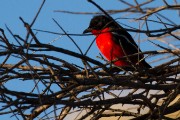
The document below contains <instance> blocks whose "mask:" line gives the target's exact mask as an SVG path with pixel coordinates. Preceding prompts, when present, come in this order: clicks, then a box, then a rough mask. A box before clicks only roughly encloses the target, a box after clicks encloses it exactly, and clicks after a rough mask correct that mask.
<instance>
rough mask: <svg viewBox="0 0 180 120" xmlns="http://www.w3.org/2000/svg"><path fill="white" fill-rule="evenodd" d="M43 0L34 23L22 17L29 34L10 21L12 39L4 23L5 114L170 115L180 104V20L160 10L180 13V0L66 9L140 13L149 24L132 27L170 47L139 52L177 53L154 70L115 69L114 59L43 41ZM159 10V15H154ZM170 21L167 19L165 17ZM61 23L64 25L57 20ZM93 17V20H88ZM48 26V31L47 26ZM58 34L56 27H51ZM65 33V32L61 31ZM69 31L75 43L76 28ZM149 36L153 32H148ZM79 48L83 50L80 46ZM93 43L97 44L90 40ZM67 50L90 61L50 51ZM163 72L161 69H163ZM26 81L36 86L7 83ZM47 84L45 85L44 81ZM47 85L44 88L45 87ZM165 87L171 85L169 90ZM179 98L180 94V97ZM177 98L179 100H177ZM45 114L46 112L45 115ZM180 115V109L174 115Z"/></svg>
mask: <svg viewBox="0 0 180 120" xmlns="http://www.w3.org/2000/svg"><path fill="white" fill-rule="evenodd" d="M44 2H45V0H44V1H43V3H42V5H41V7H40V8H39V11H38V12H37V14H36V15H35V18H34V20H33V22H32V23H27V22H26V21H24V20H23V18H21V19H20V20H21V21H22V23H23V24H24V26H25V28H26V30H27V31H26V32H27V33H26V36H25V38H24V37H22V36H21V35H15V34H13V31H11V30H10V29H9V28H8V27H7V29H8V31H9V33H10V34H11V35H12V36H11V39H12V37H13V39H14V41H15V42H13V43H10V42H9V39H10V37H9V36H7V33H5V32H4V30H3V29H0V33H1V34H0V56H1V59H3V62H2V63H0V83H1V86H0V93H1V95H0V102H1V107H0V115H4V114H9V115H10V116H11V115H13V116H12V117H14V118H17V119H19V118H20V119H26V120H31V119H35V118H37V119H64V118H68V117H71V119H72V120H73V119H79V120H84V119H91V120H97V119H105V118H107V117H108V118H109V117H111V119H113V118H114V119H116V120H117V119H121V118H123V119H125V117H126V118H128V119H130V118H131V119H134V120H143V119H168V118H169V119H170V117H171V118H172V116H168V114H170V113H174V112H176V111H178V110H180V100H179V93H180V76H179V73H180V66H179V64H180V63H179V61H180V50H179V46H180V44H179V43H180V42H179V41H180V31H179V29H180V25H177V24H175V23H174V22H173V21H172V20H171V18H168V17H166V16H163V15H161V13H160V11H165V10H172V11H174V13H176V15H177V16H179V14H180V11H179V10H180V3H177V2H176V0H174V4H168V2H166V0H162V1H161V2H162V3H164V4H162V6H158V7H157V6H156V7H153V6H151V7H144V6H147V5H148V4H151V2H153V0H146V1H144V2H142V3H138V2H137V0H134V1H133V2H135V3H136V5H135V4H132V3H130V2H127V1H125V0H119V4H125V5H126V6H128V7H127V8H124V9H119V10H105V11H104V10H103V8H101V7H100V6H98V5H97V4H96V3H95V2H93V1H91V0H89V3H88V2H87V4H90V3H91V4H93V5H94V6H95V7H97V8H98V9H99V10H100V11H101V12H97V13H91V12H72V11H60V10H57V11H56V12H63V13H67V14H69V15H71V14H100V13H101V14H109V15H111V14H120V13H127V12H128V13H131V14H138V17H137V18H131V20H136V21H140V22H141V23H143V26H146V29H141V28H139V29H135V28H129V27H127V28H128V29H127V30H128V31H132V32H137V33H138V34H146V35H147V36H146V37H147V39H149V40H150V41H151V40H152V39H156V40H159V41H162V42H164V43H167V46H168V47H164V46H161V44H155V43H154V42H153V44H154V45H155V46H157V47H159V49H160V50H159V51H155V50H154V51H146V52H143V53H139V54H145V56H148V57H149V56H158V55H161V57H158V59H157V57H154V58H155V59H154V61H153V62H157V61H160V60H162V59H167V58H171V59H170V60H169V59H168V60H166V61H165V62H160V64H159V65H157V66H156V67H153V68H151V69H149V70H142V69H140V68H136V67H135V66H134V67H135V69H136V70H135V71H129V70H127V69H126V68H120V69H121V72H119V73H112V72H110V70H109V65H108V64H103V63H101V62H100V61H97V60H96V59H92V58H91V56H86V55H85V54H83V53H81V52H80V53H79V52H76V51H70V50H67V49H63V48H61V47H56V46H54V45H52V44H46V43H43V42H42V41H43V40H40V39H38V37H37V36H36V32H37V31H35V30H33V28H32V27H33V24H34V22H35V21H36V18H37V17H38V15H39V12H40V11H41V8H42V7H43V5H44ZM152 15H155V16H156V17H157V20H151V19H149V17H150V16H152ZM165 21H166V22H165ZM54 22H55V23H56V25H57V26H58V27H60V28H61V29H62V30H63V28H62V27H61V26H60V25H59V24H58V22H57V21H56V20H54ZM87 22H88V21H87ZM149 22H152V23H155V24H161V25H163V26H164V28H163V29H152V28H149V26H148V23H149ZM41 32H42V31H41ZM51 34H54V33H51ZM59 34H60V33H59ZM61 35H66V36H68V38H69V39H70V40H72V42H73V43H74V44H76V42H75V41H74V40H73V39H72V38H71V34H67V33H66V32H65V31H64V33H63V34H61ZM148 37H149V38H148ZM77 48H78V49H79V50H80V51H81V49H80V46H77ZM90 48H91V46H90ZM49 51H51V52H56V53H63V54H66V55H68V56H72V57H75V59H78V60H81V61H82V62H83V64H84V66H78V65H75V64H72V63H69V62H68V61H65V60H63V58H60V57H59V56H56V55H54V54H53V55H50V54H48V52H49ZM9 59H15V61H16V63H13V64H12V63H9ZM157 73H158V74H157ZM16 81H21V83H22V85H25V84H26V85H27V84H28V82H30V81H31V82H32V83H33V84H32V89H31V91H14V90H13V91H12V90H10V88H8V87H6V84H8V83H9V82H14V84H16ZM40 86H41V87H40ZM42 89H43V90H42ZM163 90H165V91H168V92H166V93H164V92H163ZM175 99H176V100H175ZM173 100H174V102H172V101H173ZM39 116H41V117H39ZM178 117H179V118H180V111H179V112H176V114H175V115H174V116H173V118H176V119H177V118H178Z"/></svg>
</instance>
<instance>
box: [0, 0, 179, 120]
mask: <svg viewBox="0 0 180 120" xmlns="http://www.w3.org/2000/svg"><path fill="white" fill-rule="evenodd" d="M139 1H140V2H141V1H143V0H139ZM168 2H173V0H172V1H168ZM41 3H42V1H41V0H11V1H10V0H0V28H2V29H4V30H5V32H6V34H7V37H8V38H9V40H10V42H11V43H14V42H15V41H14V40H13V39H12V37H11V36H10V34H9V33H8V31H7V30H6V28H5V24H6V25H7V26H8V27H9V28H10V29H11V30H12V32H13V33H14V34H19V35H21V36H22V38H24V37H25V35H26V30H25V28H24V26H23V23H22V22H21V21H20V19H19V17H22V18H23V19H24V20H25V21H26V22H28V23H31V21H32V20H33V18H34V16H35V14H36V13H37V10H38V8H39V6H40V5H41ZM97 3H98V4H99V5H100V6H102V7H103V8H104V9H122V8H125V7H127V6H125V5H122V4H119V2H118V0H111V1H108V2H107V1H106V2H105V1H102V0H97ZM132 4H134V3H132ZM151 5H152V6H161V5H164V4H162V3H161V2H158V0H157V1H155V2H154V3H153V4H151ZM55 10H67V11H74V12H98V11H99V10H98V9H97V8H96V7H95V6H93V5H92V4H90V3H88V2H87V1H86V0H47V2H46V3H45V5H44V7H43V9H42V11H41V13H40V15H39V17H38V19H37V21H36V23H35V24H34V26H33V28H34V29H41V30H48V31H53V32H60V33H62V31H61V30H60V29H59V28H58V27H57V25H56V24H55V23H54V22H53V20H52V18H54V19H56V20H57V21H58V23H59V24H60V25H62V27H63V28H64V29H65V30H66V31H67V32H68V33H75V34H81V33H82V32H83V30H84V29H85V28H87V27H88V24H89V21H90V19H91V18H92V16H93V15H74V14H65V13H60V12H54V11H55ZM128 14H129V13H123V14H115V15H112V16H113V17H114V18H123V17H129V18H133V17H136V18H138V17H139V16H138V14H136V15H131V14H130V15H128ZM162 14H164V15H165V16H169V18H170V19H172V21H174V22H176V23H177V24H179V21H180V20H179V17H178V16H176V15H175V14H174V13H172V12H171V11H166V12H164V13H162ZM176 14H177V13H176ZM151 18H152V19H157V18H155V16H152V17H151ZM120 22H121V23H124V24H126V25H129V26H132V27H135V28H138V27H139V22H132V21H131V20H123V19H122V20H121V21H120ZM150 28H151V29H160V28H164V26H162V25H161V26H159V25H156V24H152V23H150ZM144 29H145V28H144ZM131 35H132V36H135V33H131ZM37 37H38V38H39V40H40V41H41V42H42V43H49V42H51V41H52V40H54V39H56V38H58V37H59V35H52V34H48V33H41V32H39V33H38V34H37ZM145 37H147V36H146V35H145V34H141V36H140V38H141V39H144V38H145ZM72 38H73V39H74V40H75V41H76V43H77V44H78V45H79V47H80V48H81V49H82V51H86V50H87V48H88V46H89V45H90V43H91V42H92V40H93V39H94V36H72ZM135 40H136V42H137V41H138V36H136V37H135ZM155 42H157V41H155ZM157 43H158V42H157ZM52 45H55V46H58V47H62V48H65V49H68V50H72V51H75V52H78V53H79V51H78V49H77V48H76V47H75V45H74V44H73V43H72V42H71V41H70V40H69V38H68V37H66V36H63V37H61V38H60V39H58V40H56V41H55V42H53V43H52ZM162 45H163V44H162ZM140 47H141V49H142V51H148V50H156V49H158V48H157V47H154V46H153V45H152V44H150V43H149V42H147V41H146V42H143V43H142V44H140ZM51 54H54V55H56V54H57V55H59V57H60V58H63V59H64V60H67V61H68V62H70V63H74V64H78V65H82V63H81V60H77V59H74V58H73V57H69V56H67V55H64V54H61V53H51ZM87 55H88V56H89V57H92V58H95V59H97V60H99V59H98V58H96V56H98V55H99V51H98V49H97V47H96V45H95V44H93V46H92V48H91V49H90V51H89V53H88V54H87ZM147 61H151V60H147ZM0 62H2V59H1V60H0ZM8 62H9V64H12V63H15V62H16V61H15V60H14V59H13V60H12V59H11V60H9V61H8ZM35 65H37V64H35ZM22 85H23V83H21V82H20V83H19V84H16V87H15V85H14V84H9V87H12V89H14V88H15V89H16V88H20V87H22ZM24 86H26V84H24ZM31 87H32V86H26V88H27V89H31ZM1 118H2V119H3V120H7V119H9V116H1Z"/></svg>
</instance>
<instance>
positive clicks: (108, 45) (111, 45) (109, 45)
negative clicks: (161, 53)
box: [83, 15, 151, 69]
mask: <svg viewBox="0 0 180 120" xmlns="http://www.w3.org/2000/svg"><path fill="white" fill-rule="evenodd" d="M83 33H84V34H86V33H92V34H93V35H95V36H96V45H97V47H98V48H99V50H100V51H101V53H102V55H103V56H104V57H105V58H106V59H107V60H108V61H110V62H112V63H113V64H114V65H115V66H117V67H132V66H136V67H139V68H147V69H148V68H151V66H150V65H149V64H148V63H147V62H146V61H145V59H144V56H143V55H142V54H138V53H141V50H140V49H139V47H138V46H137V44H136V42H135V41H134V39H133V38H132V36H131V35H130V34H129V33H128V32H127V31H126V30H125V29H124V28H123V27H122V26H120V25H119V24H118V23H117V22H116V21H115V20H112V19H111V18H110V17H109V16H106V15H97V16H94V17H93V18H92V19H91V21H90V23H89V27H88V28H87V29H85V30H84V31H83ZM133 54H136V55H133ZM130 55H132V56H130ZM128 56H129V57H128Z"/></svg>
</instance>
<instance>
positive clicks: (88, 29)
mask: <svg viewBox="0 0 180 120" xmlns="http://www.w3.org/2000/svg"><path fill="white" fill-rule="evenodd" d="M91 31H92V28H87V29H85V30H84V31H83V34H85V33H89V32H91Z"/></svg>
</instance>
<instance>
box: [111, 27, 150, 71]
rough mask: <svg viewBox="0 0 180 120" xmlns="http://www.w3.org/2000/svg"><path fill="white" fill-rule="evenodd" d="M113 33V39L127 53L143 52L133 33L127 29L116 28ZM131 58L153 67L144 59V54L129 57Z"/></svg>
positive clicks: (133, 60) (132, 60) (144, 65)
mask: <svg viewBox="0 0 180 120" xmlns="http://www.w3.org/2000/svg"><path fill="white" fill-rule="evenodd" d="M112 34H113V40H114V42H115V43H116V44H118V45H120V47H121V48H123V50H124V54H125V55H132V54H135V53H141V50H140V49H139V47H138V46H137V44H136V43H135V41H134V40H133V38H132V37H131V35H130V34H129V33H128V32H127V31H125V30H115V31H112ZM128 58H129V60H130V61H131V62H132V63H139V65H141V66H143V67H146V68H151V66H150V65H149V64H148V63H146V61H145V60H144V56H143V55H136V56H133V57H128Z"/></svg>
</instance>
